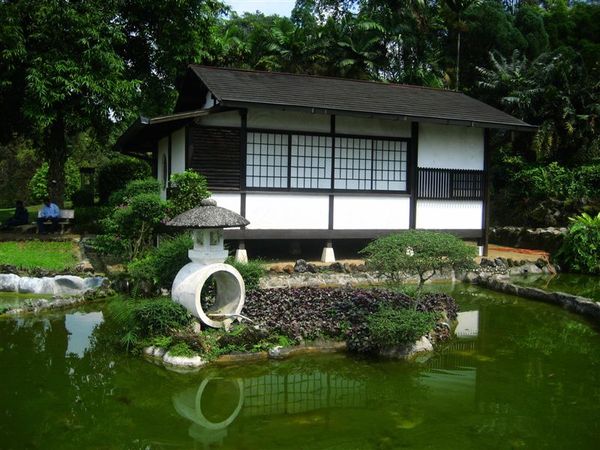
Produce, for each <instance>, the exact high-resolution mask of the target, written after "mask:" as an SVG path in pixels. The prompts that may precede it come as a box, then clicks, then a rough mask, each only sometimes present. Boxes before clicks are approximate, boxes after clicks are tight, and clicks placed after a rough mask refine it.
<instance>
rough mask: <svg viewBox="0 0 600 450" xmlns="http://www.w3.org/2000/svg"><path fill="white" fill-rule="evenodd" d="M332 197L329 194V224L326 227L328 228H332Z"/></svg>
mask: <svg viewBox="0 0 600 450" xmlns="http://www.w3.org/2000/svg"><path fill="white" fill-rule="evenodd" d="M334 201H335V200H334V198H333V195H330V196H329V222H328V223H329V226H328V228H329V229H330V230H333V204H334Z"/></svg>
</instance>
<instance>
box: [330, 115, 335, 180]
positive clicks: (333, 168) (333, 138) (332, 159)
mask: <svg viewBox="0 0 600 450" xmlns="http://www.w3.org/2000/svg"><path fill="white" fill-rule="evenodd" d="M330 127H331V129H330V130H329V131H330V133H331V137H332V139H331V175H330V178H331V190H332V191H334V190H335V177H334V175H335V115H332V116H331V120H330Z"/></svg>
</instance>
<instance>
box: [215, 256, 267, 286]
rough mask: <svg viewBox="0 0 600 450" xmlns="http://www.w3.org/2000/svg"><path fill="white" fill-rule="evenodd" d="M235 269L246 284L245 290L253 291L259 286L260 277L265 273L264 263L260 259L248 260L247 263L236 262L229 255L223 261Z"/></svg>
mask: <svg viewBox="0 0 600 450" xmlns="http://www.w3.org/2000/svg"><path fill="white" fill-rule="evenodd" d="M225 262H226V263H227V264H231V265H232V266H233V267H235V268H236V269H237V271H238V272H239V273H240V275H241V276H242V278H243V279H244V284H245V285H246V291H247V292H249V291H254V290H256V289H258V288H259V284H260V279H261V277H263V276H264V275H265V274H266V273H267V269H266V268H265V265H264V263H263V262H262V261H260V260H256V259H254V260H249V261H248V262H247V263H240V262H237V261H236V260H235V259H234V258H232V257H229V258H227V260H226V261H225Z"/></svg>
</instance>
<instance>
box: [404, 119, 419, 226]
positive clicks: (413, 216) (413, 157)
mask: <svg viewBox="0 0 600 450" xmlns="http://www.w3.org/2000/svg"><path fill="white" fill-rule="evenodd" d="M409 145H410V149H409V151H408V171H407V172H408V173H407V176H408V183H409V184H410V187H409V189H408V190H409V192H410V208H409V213H408V214H409V217H408V226H409V228H410V229H411V230H414V229H415V228H417V186H418V181H419V180H418V171H417V167H418V165H419V123H418V122H412V124H411V129H410V144H409Z"/></svg>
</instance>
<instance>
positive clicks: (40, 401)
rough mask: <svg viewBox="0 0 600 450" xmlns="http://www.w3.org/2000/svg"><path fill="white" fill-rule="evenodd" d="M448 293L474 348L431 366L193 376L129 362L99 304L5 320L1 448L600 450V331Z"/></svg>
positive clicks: (293, 367)
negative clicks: (109, 340)
mask: <svg viewBox="0 0 600 450" xmlns="http://www.w3.org/2000/svg"><path fill="white" fill-rule="evenodd" d="M437 288H438V289H440V287H437ZM447 288H448V289H449V290H452V292H451V293H452V294H453V295H454V296H455V297H456V298H457V299H458V300H459V302H460V305H461V309H462V311H463V312H464V314H463V315H462V316H461V321H460V325H459V329H458V332H459V334H460V337H459V338H457V339H455V340H454V341H453V342H452V343H451V344H449V345H447V346H446V347H445V348H443V349H442V350H440V351H439V352H438V353H436V354H435V355H434V356H433V357H432V358H430V359H429V360H428V361H427V362H425V363H421V364H418V363H414V364H410V363H406V362H398V361H381V360H369V359H361V358H355V357H350V356H345V355H319V356H311V357H302V358H300V357H299V358H294V359H289V360H285V361H275V362H273V361H269V362H267V361H265V362H261V363H255V364H252V365H241V366H220V367H217V366H213V367H209V368H206V369H203V370H201V371H200V372H197V373H194V374H179V373H174V372H170V371H167V370H165V369H164V368H162V367H159V366H155V365H153V364H151V363H148V362H146V361H143V360H142V359H141V358H139V357H127V356H125V355H122V354H119V353H115V352H114V350H113V349H111V348H110V346H109V345H108V344H107V338H108V337H109V336H110V334H111V332H112V331H111V329H110V324H107V323H103V316H102V311H101V308H102V306H101V305H95V306H93V307H88V308H81V309H77V310H72V311H68V312H66V313H65V312H63V313H48V314H44V315H41V316H38V317H32V316H30V317H23V318H18V319H0V448H2V449H46V448H57V449H58V448H59V449H71V448H72V449H83V448H94V449H113V448H114V449H122V448H132V449H172V448H184V449H209V448H210V449H253V450H254V449H344V450H345V449H477V450H480V449H521V448H522V449H598V448H600V444H599V443H600V334H599V332H598V330H597V329H595V328H594V327H593V326H592V325H590V323H588V322H586V321H585V320H584V319H582V318H580V317H578V316H575V315H573V314H570V313H568V312H566V311H564V310H562V309H560V308H557V307H554V306H551V305H546V304H543V303H537V302H532V301H529V300H525V299H519V298H515V297H509V296H505V295H500V294H496V293H493V292H490V291H486V290H482V289H479V288H476V287H472V286H466V285H459V286H456V287H454V288H451V287H447Z"/></svg>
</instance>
